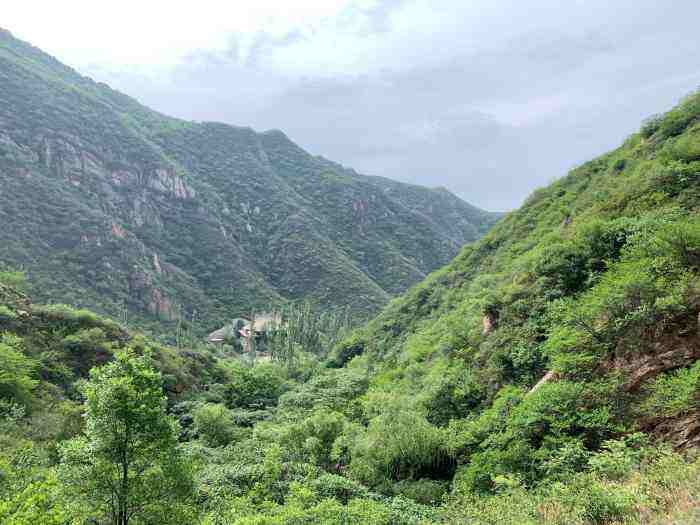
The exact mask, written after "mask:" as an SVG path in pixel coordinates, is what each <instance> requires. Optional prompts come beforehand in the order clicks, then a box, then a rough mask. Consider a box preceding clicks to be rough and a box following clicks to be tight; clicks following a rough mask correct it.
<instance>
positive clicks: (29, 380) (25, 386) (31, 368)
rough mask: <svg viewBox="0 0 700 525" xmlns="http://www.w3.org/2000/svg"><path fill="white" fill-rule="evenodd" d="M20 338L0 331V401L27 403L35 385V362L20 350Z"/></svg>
mask: <svg viewBox="0 0 700 525" xmlns="http://www.w3.org/2000/svg"><path fill="white" fill-rule="evenodd" d="M21 346H22V340H21V339H20V338H18V337H16V336H13V335H11V334H1V333H0V401H5V402H9V403H15V404H19V405H27V404H28V403H29V402H30V401H31V398H32V391H33V390H34V388H35V387H36V385H37V383H38V382H37V380H36V379H34V377H33V376H34V375H35V368H36V363H35V362H34V361H32V360H31V359H30V358H29V357H27V356H26V355H24V353H23V352H22V351H21Z"/></svg>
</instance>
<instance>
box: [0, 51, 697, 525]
mask: <svg viewBox="0 0 700 525" xmlns="http://www.w3.org/2000/svg"><path fill="white" fill-rule="evenodd" d="M2 56H4V55H2ZM45 59H46V57H45V55H41V54H39V55H37V58H36V59H35V60H39V61H41V60H45ZM66 74H68V73H66ZM70 75H72V73H70ZM70 78H73V77H72V76H70ZM86 86H92V84H89V83H88V84H86ZM85 89H87V88H85ZM92 89H98V88H96V87H94V86H93V88H92ZM99 92H100V93H103V91H102V88H99ZM0 96H1V95H0ZM114 96H115V97H121V95H117V94H115V95H114ZM144 111H145V110H144ZM149 115H150V113H149ZM154 118H155V117H154ZM135 122H136V121H135ZM176 124H177V125H176ZM173 126H174V131H172V132H173V133H175V134H178V133H185V134H186V133H189V132H192V130H193V129H198V130H199V131H200V132H202V133H204V128H198V127H197V126H194V125H190V124H182V123H179V124H178V123H174V124H173ZM206 127H207V126H205V128H206ZM273 135H274V134H273ZM274 136H277V135H274ZM277 138H279V136H277ZM151 140H152V141H153V143H154V144H155V143H157V140H159V139H157V138H155V137H152V139H151ZM189 140H190V138H188V139H187V140H184V139H183V142H182V144H181V145H182V147H183V148H185V147H186V145H187V143H189ZM178 162H180V161H178ZM188 169H191V168H188ZM290 176H291V175H290ZM699 177H700V93H699V94H695V95H692V96H689V97H687V98H686V99H684V100H683V101H682V103H681V104H680V105H679V106H678V107H677V108H675V109H673V110H672V111H670V112H669V113H667V114H665V115H661V116H658V117H654V118H652V119H649V120H648V121H647V122H645V123H644V125H643V126H642V128H641V130H640V132H639V133H636V134H634V135H633V136H631V137H629V138H628V139H627V140H626V141H625V143H624V144H623V145H622V146H621V147H620V148H619V149H617V150H615V151H613V152H611V153H609V154H607V155H604V156H602V157H600V158H598V159H596V160H594V161H591V162H589V163H587V164H585V165H583V166H580V167H579V168H577V169H575V170H573V171H572V172H571V173H570V174H569V175H567V176H566V177H564V178H563V179H561V180H559V181H557V182H555V183H554V184H552V185H551V186H549V187H547V188H544V189H541V190H538V191H536V192H535V193H534V194H533V195H532V196H531V197H530V198H529V199H528V200H527V202H526V203H525V204H524V206H523V207H522V208H521V209H519V210H517V211H515V212H513V213H511V214H509V215H508V216H507V217H505V218H504V219H503V220H501V221H500V222H499V223H498V224H497V225H496V226H495V227H494V228H493V229H492V230H491V231H490V232H489V233H488V234H486V235H485V236H484V237H483V238H482V239H481V240H479V241H477V242H475V243H473V244H472V245H469V246H467V247H465V248H464V249H463V250H462V252H461V253H460V254H459V255H458V256H457V258H456V259H454V260H453V261H452V262H451V263H450V264H449V265H447V266H446V267H444V268H443V269H441V270H438V271H437V272H434V273H433V274H431V275H430V276H428V278H427V279H425V280H424V281H423V282H422V283H420V284H419V285H417V286H415V287H414V288H412V289H411V290H410V291H409V292H408V293H406V294H405V295H403V296H402V297H400V298H398V299H395V300H393V301H392V302H391V303H389V305H388V306H387V307H386V308H385V309H384V310H383V311H382V312H381V313H380V314H379V315H378V316H377V317H376V318H375V319H373V320H372V321H370V322H369V323H367V324H366V325H364V326H362V327H361V328H359V329H357V330H355V331H354V332H352V333H349V334H348V333H347V330H348V324H349V323H348V322H346V321H345V320H343V319H342V318H341V317H337V316H335V314H329V313H323V314H320V315H319V316H318V317H315V314H314V312H313V311H312V310H310V309H309V308H308V307H306V306H303V307H289V308H288V309H286V310H285V311H284V319H285V321H284V323H283V325H282V326H283V329H281V330H279V331H278V332H276V333H270V334H267V337H268V339H267V340H266V344H268V345H269V349H270V350H271V351H270V356H269V357H270V358H269V359H265V360H262V359H260V360H257V361H253V360H251V359H247V357H246V356H242V355H240V352H239V350H240V349H237V348H236V347H235V346H229V345H228V344H225V345H223V346H218V347H204V346H200V345H196V344H195V342H196V338H191V337H180V336H178V337H177V342H178V346H177V348H171V347H168V346H165V345H161V344H158V343H156V342H154V341H152V340H150V339H148V338H146V337H144V336H141V335H138V334H137V333H136V332H135V331H133V330H132V329H131V328H129V327H126V326H125V323H124V321H125V320H124V319H122V320H121V322H119V323H118V322H115V321H112V320H109V319H106V318H102V317H100V316H97V315H95V314H92V313H90V312H88V311H85V310H78V309H75V308H72V307H70V306H62V305H55V304H54V305H48V306H45V305H40V304H33V303H32V301H31V300H30V298H29V297H28V296H27V295H26V293H27V292H28V291H31V290H35V289H36V288H37V285H36V284H32V279H33V278H34V276H35V274H34V273H33V272H29V282H26V281H25V278H24V274H23V273H21V272H15V271H5V272H2V273H0V522H2V523H8V524H12V525H24V524H34V523H42V524H49V525H51V524H66V523H70V524H87V523H113V524H118V525H126V524H127V523H132V524H161V523H173V524H174V523H196V524H201V525H205V524H206V525H215V524H216V525H218V524H227V525H228V524H233V525H268V524H269V525H273V524H285V525H292V524H294V525H296V524H310V523H321V524H336V523H337V524H358V525H359V524H386V525H389V524H392V525H394V524H406V525H408V524H423V525H427V524H439V523H459V524H462V523H471V524H476V525H479V524H506V525H508V524H510V525H522V524H538V523H553V524H559V525H570V524H574V525H576V524H580V525H584V524H586V525H604V524H639V525H641V524H645V525H646V524H666V523H674V524H691V523H697V522H698V519H699V516H700V460H699V459H698V456H697V450H698V446H700V326H699V325H700V317H699V316H700V215H699V214H698V211H699V205H700V184H698V182H700V181H698V178H699ZM30 179H31V177H30ZM81 184H82V182H81ZM377 184H380V185H381V184H389V183H386V181H383V182H381V183H377ZM3 190H4V186H3ZM308 191H309V192H311V191H313V190H312V188H308ZM198 192H199V190H198ZM412 198H413V197H412ZM180 211H182V210H180ZM86 213H87V211H86ZM178 213H179V212H178ZM182 242H183V245H182V246H186V244H185V243H186V242H189V241H186V240H185V239H183V241H182ZM13 246H15V248H13V249H19V248H18V247H21V245H20V244H16V245H13ZM69 252H70V251H67V252H66V253H69ZM149 253H150V252H149ZM161 264H162V263H161ZM399 274H400V272H399ZM59 275H68V274H59ZM388 276H390V275H389V274H387V277H388ZM46 278H47V277H44V279H46ZM280 278H283V277H282V276H281V277H280ZM284 278H286V277H284ZM109 289H111V288H108V289H106V290H107V291H106V292H105V293H107V294H108V290H109ZM185 291H186V290H185ZM67 298H68V299H71V300H72V296H70V295H68V296H67ZM186 333H190V332H186Z"/></svg>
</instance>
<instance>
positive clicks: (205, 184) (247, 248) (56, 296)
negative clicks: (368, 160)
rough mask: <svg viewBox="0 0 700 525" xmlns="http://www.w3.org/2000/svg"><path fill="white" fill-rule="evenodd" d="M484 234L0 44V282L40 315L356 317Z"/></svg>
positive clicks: (441, 197) (490, 217) (450, 212)
mask: <svg viewBox="0 0 700 525" xmlns="http://www.w3.org/2000/svg"><path fill="white" fill-rule="evenodd" d="M499 217H500V214H497V213H488V212H484V211H483V210H480V209H478V208H476V207H474V206H471V205H469V204H467V203H466V202H464V201H462V200H461V199H459V198H458V197H456V196H455V195H453V194H451V193H449V192H448V191H446V190H444V189H428V188H423V187H419V186H412V185H408V184H403V183H399V182H395V181H391V180H388V179H384V178H381V177H368V176H364V175H360V174H358V173H356V172H355V171H353V170H350V169H347V168H344V167H342V166H340V165H339V164H336V163H333V162H331V161H328V160H326V159H323V158H321V157H315V156H312V155H310V154H309V153H307V152H306V151H304V150H303V149H302V148H300V147H299V146H297V145H296V144H294V143H293V142H292V141H291V140H289V138H288V137H287V136H286V135H284V134H283V133H282V132H280V131H268V132H264V133H257V132H255V131H254V130H252V129H250V128H243V127H235V126H230V125H226V124H220V123H213V122H203V123H195V122H187V121H183V120H179V119H175V118H171V117H167V116H165V115H162V114H159V113H157V112H155V111H152V110H150V109H148V108H146V107H144V106H142V105H141V104H139V103H138V102H137V101H135V100H134V99H132V98H130V97H128V96H126V95H124V94H122V93H119V92H117V91H115V90H112V89H111V88H109V87H108V86H106V85H105V84H101V83H96V82H94V81H92V80H91V79H89V78H87V77H83V76H81V75H79V74H78V73H77V72H75V71H74V70H72V69H71V68H69V67H67V66H65V65H63V64H61V63H60V62H59V61H57V60H56V59H54V58H53V57H51V56H49V55H47V54H45V53H44V52H42V51H41V50H39V49H37V48H35V47H33V46H31V45H29V44H27V43H25V42H22V41H20V40H18V39H16V38H14V37H13V36H12V35H11V34H10V33H9V32H7V31H4V30H0V223H2V227H1V228H0V246H2V248H1V249H0V265H6V266H10V267H14V268H22V269H24V270H25V271H26V272H27V273H28V274H29V276H30V282H31V283H32V286H33V289H32V294H33V296H34V297H35V298H36V299H37V300H39V301H43V302H46V301H52V302H64V303H68V304H75V305H80V306H87V307H90V308H93V309H96V310H98V311H100V312H103V313H107V314H110V315H112V316H124V317H131V319H132V320H134V321H138V322H139V323H141V324H143V325H144V326H146V325H151V326H152V327H154V328H156V329H157V328H158V327H162V323H164V322H165V323H167V322H173V321H174V320H175V319H178V318H180V317H186V318H188V319H191V318H192V317H193V316H195V318H196V317H199V318H203V319H205V320H206V321H205V324H206V326H205V327H204V328H205V329H206V328H212V327H216V326H217V325H218V324H219V323H220V322H221V321H223V320H225V319H227V318H229V317H231V316H236V315H240V314H242V313H244V312H246V311H249V310H250V309H253V308H262V307H264V306H266V305H269V304H270V303H274V302H280V301H286V300H296V299H312V300H314V301H318V302H319V303H320V304H321V305H324V306H327V307H337V306H349V307H350V308H352V309H354V310H355V311H357V312H362V313H369V312H372V311H375V310H376V309H377V308H379V307H381V306H382V305H384V304H385V303H386V302H387V301H388V300H389V298H390V297H391V296H393V295H395V294H397V293H400V292H402V291H404V290H405V289H407V288H408V287H409V286H411V285H412V284H415V283H417V282H418V281H420V280H421V279H422V278H423V277H424V276H425V275H426V274H427V273H429V272H430V271H432V270H434V269H435V268H438V267H440V266H441V265H443V264H445V263H446V262H448V261H449V260H450V259H451V258H452V257H453V256H454V255H456V254H457V253H458V251H459V249H460V248H461V246H462V245H464V244H465V243H467V242H469V241H472V240H475V239H477V238H478V237H480V236H481V235H482V234H483V233H484V232H485V231H486V230H487V229H488V228H489V227H490V226H491V225H492V224H493V223H494V222H495V221H496V220H497V219H498V218H499Z"/></svg>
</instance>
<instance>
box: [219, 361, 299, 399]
mask: <svg viewBox="0 0 700 525" xmlns="http://www.w3.org/2000/svg"><path fill="white" fill-rule="evenodd" d="M284 382H285V379H284V374H283V372H282V370H281V369H280V368H279V367H278V366H276V365H273V364H269V363H263V364H259V365H256V366H253V367H248V366H245V365H243V364H240V363H236V364H233V365H232V366H231V380H230V382H229V383H228V385H227V386H226V405H227V406H228V407H229V408H246V409H256V408H257V409H259V408H264V407H268V406H272V405H276V404H277V400H278V399H279V396H280V395H281V394H282V392H283V391H284Z"/></svg>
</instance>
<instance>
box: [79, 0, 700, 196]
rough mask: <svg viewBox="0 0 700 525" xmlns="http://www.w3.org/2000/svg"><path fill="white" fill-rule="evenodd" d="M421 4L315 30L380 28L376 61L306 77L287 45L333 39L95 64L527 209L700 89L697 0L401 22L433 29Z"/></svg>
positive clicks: (401, 2) (319, 150) (310, 141)
mask: <svg viewBox="0 0 700 525" xmlns="http://www.w3.org/2000/svg"><path fill="white" fill-rule="evenodd" d="M419 4H421V2H420V1H419V0H414V1H408V0H391V1H388V2H384V3H380V4H378V5H375V6H374V7H373V8H371V9H370V8H367V9H359V8H353V9H348V10H346V11H344V12H343V13H342V14H341V15H340V16H339V17H338V18H337V19H336V20H331V21H328V22H327V23H326V27H325V28H321V29H319V30H318V31H320V32H324V31H325V33H324V34H326V40H327V34H329V33H330V34H332V32H333V31H337V32H338V33H339V35H340V36H339V39H338V42H339V44H338V45H339V46H340V47H338V49H337V54H338V55H337V56H338V58H339V60H340V59H341V58H346V57H347V56H349V55H350V54H352V53H353V52H354V51H355V50H354V49H352V48H348V47H343V46H347V42H348V41H350V42H352V41H353V40H352V39H353V38H355V39H357V40H356V41H357V43H358V46H360V45H362V42H363V41H364V39H373V40H372V42H373V45H376V51H377V52H376V55H375V56H372V57H369V58H365V59H364V60H365V61H366V63H367V67H362V61H360V62H361V63H360V66H354V67H352V68H349V70H348V71H347V72H345V73H342V74H338V73H332V74H330V73H329V72H327V71H324V70H323V68H322V67H318V68H316V69H314V67H311V66H313V63H311V62H313V61H314V60H315V56H316V55H314V54H313V53H310V55H309V61H310V67H308V68H302V69H303V70H300V71H299V72H298V73H295V72H294V70H292V71H289V70H285V71H281V70H280V69H279V68H276V67H275V66H274V64H275V60H274V58H275V56H276V54H277V53H279V52H281V51H283V52H284V53H289V52H294V51H295V49H297V47H298V46H302V47H301V48H300V49H303V50H307V49H313V46H314V45H315V44H314V43H315V42H317V41H318V40H320V41H323V42H325V41H326V40H324V39H323V38H322V37H323V35H320V36H319V34H317V33H314V32H308V31H304V30H303V28H302V29H300V30H299V31H294V32H290V33H289V34H288V35H285V36H283V37H274V38H273V37H271V36H270V35H265V34H261V35H258V36H257V37H256V38H255V39H253V41H252V43H249V44H248V46H247V52H246V53H244V52H243V51H242V46H241V42H240V41H239V39H238V38H236V37H235V36H232V40H231V46H230V50H229V51H228V52H226V53H218V54H213V53H198V54H196V55H192V56H191V57H188V59H187V60H186V61H185V62H184V63H183V64H182V65H181V66H179V67H178V68H176V69H175V70H173V71H171V72H170V73H169V76H168V77H167V78H161V79H159V80H155V81H154V80H153V77H152V76H150V75H149V76H139V75H138V74H136V73H134V72H119V73H115V72H110V71H103V70H99V69H96V68H93V69H92V70H90V71H89V73H92V74H93V76H96V77H98V78H99V79H100V80H106V81H108V82H109V83H110V84H112V85H113V86H114V87H116V88H118V89H121V90H123V91H126V92H127V93H129V94H132V95H134V96H136V97H137V98H139V99H140V100H141V101H142V102H144V103H146V104H148V105H150V106H152V107H154V108H156V109H159V110H161V111H164V112H166V113H169V114H172V115H176V116H181V117H183V118H189V119H195V120H222V121H225V122H230V123H232V124H237V125H251V126H253V127H255V128H257V129H269V128H279V129H282V130H284V131H285V132H286V133H287V134H288V135H289V136H290V137H291V138H292V139H294V140H296V141H297V142H298V143H300V145H302V146H304V147H305V148H307V149H308V150H309V151H311V152H312V153H315V154H321V155H324V156H326V157H328V158H330V159H332V160H336V161H338V162H341V163H343V164H346V165H348V166H351V167H353V168H355V169H357V170H358V171H360V172H364V173H367V174H375V175H384V176H388V177H392V178H396V179H399V180H405V181H409V182H415V183H420V184H425V185H429V186H446V187H448V188H450V189H451V190H452V191H454V192H456V193H457V194H459V195H460V196H462V197H463V198H465V199H466V200H468V201H470V202H473V203H475V204H477V205H481V206H483V207H485V208H489V209H508V208H512V207H515V206H517V205H518V204H519V203H520V202H521V201H522V200H523V199H524V198H525V197H526V196H527V194H528V193H529V192H530V191H532V189H534V188H535V187H538V186H541V185H544V184H546V183H547V182H549V181H551V180H552V179H553V178H555V177H558V176H561V175H563V174H564V173H565V172H566V171H567V170H568V169H570V168H571V167H573V166H574V165H576V164H578V163H580V162H582V161H584V160H587V159H589V158H591V157H593V156H594V155H597V154H599V153H602V152H603V151H605V150H607V149H609V148H611V147H614V146H616V145H617V144H619V143H621V142H622V141H623V140H624V138H625V136H626V135H628V134H629V133H631V132H632V131H634V130H635V129H636V128H637V127H638V125H639V122H640V121H641V120H642V119H643V118H644V117H646V116H648V115H649V114H652V113H656V112H660V111H664V110H666V109H668V108H670V107H671V106H672V105H673V104H674V103H675V102H677V101H678V100H679V99H680V98H681V97H682V96H683V95H684V94H686V93H687V92H689V91H691V90H692V89H694V88H696V87H698V86H699V85H700V70H698V68H697V64H698V63H700V33H698V31H697V29H696V23H697V20H698V18H699V17H700V3H697V2H695V1H691V0H676V1H675V2H673V3H660V2H654V1H651V0H618V1H617V2H609V1H607V2H603V1H598V0H588V1H578V2H571V3H570V5H569V6H566V7H562V2H560V1H557V2H554V1H553V0H552V1H545V0H541V1H535V0H533V1H532V2H529V3H528V5H524V4H525V2H522V1H518V2H516V1H514V0H493V1H488V2H487V1H486V0H483V1H482V2H479V3H477V4H478V5H477V6H476V7H474V6H467V7H465V5H463V4H466V3H464V2H458V1H456V0H455V1H454V2H445V1H443V2H434V3H433V4H431V5H434V6H436V7H435V8H434V10H431V11H426V12H428V13H430V14H431V16H432V17H433V18H432V19H431V21H426V22H425V23H426V24H430V23H432V24H436V23H437V24H438V25H437V26H435V27H432V26H430V25H428V26H427V28H426V29H425V31H423V33H421V32H420V31H418V30H408V29H402V28H404V27H409V28H411V27H416V28H419V29H420V28H421V27H422V26H421V24H422V20H421V19H420V17H419V16H418V15H416V14H415V12H417V13H419V14H420V13H421V12H422V11H420V9H419V8H420V5H419ZM470 4H471V3H470ZM612 4H615V5H612ZM426 5H427V4H426ZM421 9H424V10H425V6H424V7H422V8H421ZM412 13H413V14H412ZM411 17H413V18H411ZM436 20H437V22H436ZM441 20H444V23H442V22H440V21H441ZM406 24H408V25H406ZM440 24H442V25H440ZM341 37H342V38H341ZM341 42H343V44H342V45H341V44H340V43H341ZM319 45H320V44H319ZM309 46H312V47H311V48H309ZM322 51H326V50H322ZM285 56H286V55H285ZM309 71H311V72H309Z"/></svg>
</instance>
